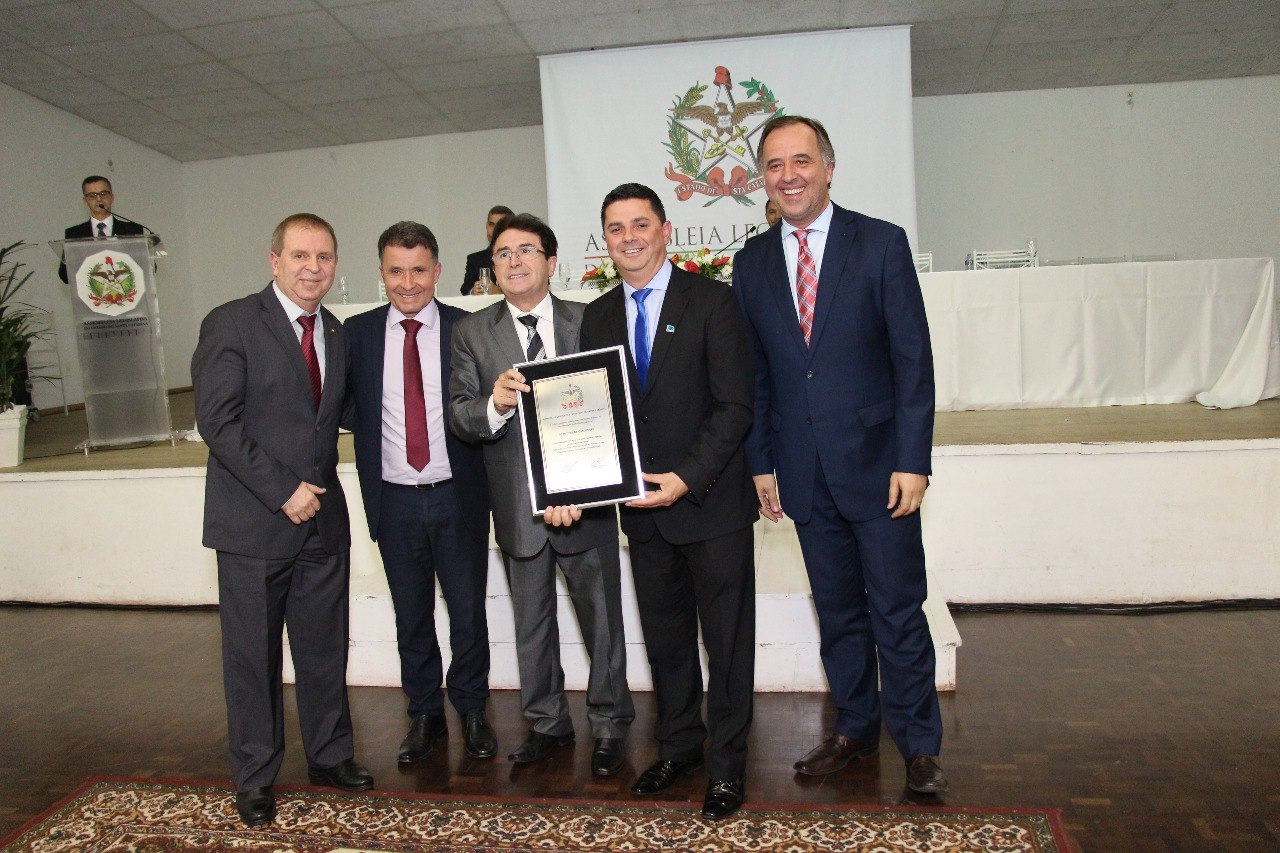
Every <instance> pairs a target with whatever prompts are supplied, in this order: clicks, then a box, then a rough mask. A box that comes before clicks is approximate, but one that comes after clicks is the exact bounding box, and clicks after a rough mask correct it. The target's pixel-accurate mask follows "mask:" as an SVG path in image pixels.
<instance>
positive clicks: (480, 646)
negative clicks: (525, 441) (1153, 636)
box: [343, 222, 498, 764]
mask: <svg viewBox="0 0 1280 853" xmlns="http://www.w3.org/2000/svg"><path fill="white" fill-rule="evenodd" d="M439 256H440V248H439V245H438V244H437V242H436V238H435V235H434V234H432V233H431V229H429V228H427V226H425V225H421V224H419V223H417V222H397V223H396V224H395V225H392V226H391V227H390V228H388V229H387V230H386V231H384V232H383V233H382V236H381V237H379V238H378V262H379V267H380V269H379V273H380V274H381V276H382V281H383V283H384V284H385V285H386V288H387V299H389V300H390V304H388V305H382V306H380V307H378V308H375V309H373V310H372V311H367V312H365V313H364V314H359V315H357V316H355V317H352V318H351V319H349V320H348V321H347V322H346V330H347V336H348V338H349V339H350V341H351V374H350V378H349V380H348V381H349V390H348V411H347V414H346V417H345V418H344V420H343V426H346V427H348V428H349V429H350V430H351V431H352V432H353V433H354V434H355V447H356V470H357V472H358V473H359V476H360V496H361V497H362V498H363V500H364V512H365V516H366V517H367V518H368V520H369V535H370V536H371V537H372V538H373V539H374V540H375V541H376V542H377V543H378V549H379V551H380V552H381V554H382V566H383V569H384V570H385V571H386V573H387V585H388V586H389V587H390V589H391V602H392V604H393V605H394V606H395V612H396V644H397V647H398V649H399V651H400V683H401V686H402V687H403V689H404V692H405V694H406V695H407V696H408V697H409V720H410V722H409V731H408V733H407V734H406V735H405V737H404V740H403V742H402V743H401V744H400V752H399V756H398V759H399V762H400V763H401V764H410V763H412V762H415V761H418V760H419V759H421V758H423V757H425V756H426V755H427V753H428V752H430V751H431V748H432V746H433V745H434V744H435V742H436V741H438V740H441V739H443V738H444V737H445V735H446V734H447V733H448V726H447V724H446V722H445V716H444V691H442V690H441V689H440V688H441V683H442V682H443V683H445V684H447V685H448V692H449V702H450V704H451V705H453V707H454V710H456V711H457V712H458V716H460V717H461V718H462V733H463V744H464V749H465V750H466V752H467V754H468V755H470V756H472V757H473V758H492V757H493V754H494V752H495V751H496V750H497V746H498V744H497V739H496V737H495V736H494V732H493V729H492V728H491V727H490V725H489V722H488V720H486V719H485V704H486V702H487V701H488V699H489V628H488V621H487V619H486V616H485V581H486V578H487V573H488V565H489V491H488V488H487V486H486V483H485V478H484V460H483V458H482V456H481V451H480V448H479V447H478V446H475V445H470V444H466V443H464V442H463V441H461V440H459V439H458V438H457V436H455V435H454V434H453V433H452V432H450V431H449V429H448V427H447V426H446V424H445V419H446V407H447V404H448V397H447V393H446V392H447V389H448V387H449V350H450V342H451V340H452V338H453V325H454V323H456V322H457V321H458V320H459V319H460V318H462V317H464V316H466V312H465V311H463V310H461V309H460V308H451V307H449V306H448V305H442V304H440V303H439V302H437V301H436V299H435V294H436V283H437V282H438V281H439V280H440V262H439V260H438V259H439ZM437 579H438V580H439V582H440V590H441V593H442V594H443V596H444V601H445V606H446V607H447V608H448V611H449V645H450V650H451V651H452V653H453V659H452V660H451V661H450V663H449V672H448V674H447V678H446V674H445V672H444V670H443V663H442V660H441V655H440V644H439V641H438V640H437V639H436V623H435V605H436V580H437Z"/></svg>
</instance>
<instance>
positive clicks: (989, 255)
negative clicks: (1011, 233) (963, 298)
mask: <svg viewBox="0 0 1280 853" xmlns="http://www.w3.org/2000/svg"><path fill="white" fill-rule="evenodd" d="M967 261H968V263H966V264H965V266H966V267H967V268H968V269H971V270H1012V269H1021V268H1023V267H1038V266H1040V258H1039V257H1037V256H1036V255H1035V254H1034V253H1032V252H1031V251H1029V250H1027V249H1018V250H1016V251H1012V252H986V251H981V250H979V249H974V250H973V251H972V252H970V253H969V257H968V259H967Z"/></svg>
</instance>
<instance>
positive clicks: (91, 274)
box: [76, 251, 147, 317]
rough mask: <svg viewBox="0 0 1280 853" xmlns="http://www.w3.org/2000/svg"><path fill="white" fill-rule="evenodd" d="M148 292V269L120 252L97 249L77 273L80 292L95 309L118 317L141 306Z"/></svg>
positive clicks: (99, 312) (80, 295)
mask: <svg viewBox="0 0 1280 853" xmlns="http://www.w3.org/2000/svg"><path fill="white" fill-rule="evenodd" d="M146 292H147V283H146V270H145V269H144V268H142V267H140V266H137V265H135V264H134V262H133V259H132V258H130V257H129V256H128V255H125V254H121V253H120V252H119V251H115V252H112V251H102V252H95V253H94V254H92V255H89V256H88V257H87V258H85V259H84V263H82V264H80V269H79V270H78V271H77V272H76V295H77V296H79V297H80V301H81V302H83V303H84V304H85V305H87V306H88V307H89V309H90V310H91V311H94V312H95V313H98V314H105V315H106V316H108V317H118V316H120V315H121V314H127V313H129V312H130V311H132V310H133V309H134V308H136V307H138V305H139V304H140V302H141V299H142V295H143V294H144V293H146Z"/></svg>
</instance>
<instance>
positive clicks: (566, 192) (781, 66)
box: [540, 27, 916, 277]
mask: <svg viewBox="0 0 1280 853" xmlns="http://www.w3.org/2000/svg"><path fill="white" fill-rule="evenodd" d="M540 62H541V72H542V116H543V136H544V140H545V143H546V158H547V211H548V215H549V216H550V224H551V226H552V228H554V229H555V231H556V236H557V237H558V238H559V242H560V253H559V254H560V261H561V263H567V264H571V265H572V273H573V274H574V277H577V274H579V273H581V272H582V270H583V268H584V267H585V266H591V265H593V261H595V260H597V259H599V258H602V257H605V256H606V253H605V247H604V240H603V238H602V236H601V230H600V203H601V201H603V200H604V196H605V194H606V193H607V192H609V190H611V189H613V188H614V187H615V186H617V185H618V184H621V183H625V182H628V181H635V182H638V183H642V184H645V185H647V186H650V187H652V188H653V189H654V190H656V191H657V193H658V196H659V197H660V198H661V199H662V201H663V204H664V205H665V206H666V209H667V218H668V219H669V220H671V222H672V224H673V231H672V245H671V247H670V248H671V251H672V252H684V251H690V250H697V249H699V248H702V247H704V246H705V247H709V248H711V249H713V250H717V251H718V250H721V249H723V248H726V247H727V248H728V249H729V250H730V251H733V250H736V249H738V248H740V247H741V246H742V241H743V239H744V238H745V236H746V235H747V233H748V229H750V228H752V227H759V228H763V227H764V204H765V201H766V200H767V198H766V196H765V191H764V187H763V181H762V173H761V170H760V168H759V166H758V164H757V163H756V158H755V148H756V143H757V142H758V140H759V131H760V127H761V126H762V125H763V124H764V123H765V122H766V121H768V119H769V118H771V117H772V116H773V115H774V114H776V113H779V112H781V113H786V114H790V115H797V114H798V115H806V116H810V117H812V118H816V119H818V120H819V121H821V122H822V123H823V124H824V125H826V128H827V131H828V132H829V133H830V135H831V141H832V144H833V145H834V146H835V150H836V170H835V178H834V181H833V184H832V189H831V197H832V199H833V200H835V201H836V202H837V203H838V204H841V205H843V206H844V207H848V208H852V209H854V210H858V211H860V212H862V213H866V214H869V215H871V216H876V217H879V218H882V219H888V220H889V221H891V222H895V223H897V224H898V225H901V226H902V227H903V228H905V229H906V230H907V235H908V237H909V238H910V239H911V243H912V245H913V246H914V245H915V243H916V202H915V152H914V144H913V136H912V126H911V42H910V30H909V29H908V28H906V27H884V28H875V29H865V30H840V31H836V32H822V33H806V34H802V35H786V36H770V37H764V38H744V39H732V40H722V41H707V42H694V43H683V44H674V45H664V46H657V47H638V48H623V49H618V50H600V51H591V52H587V53H573V54H562V55H558V56H544V57H540Z"/></svg>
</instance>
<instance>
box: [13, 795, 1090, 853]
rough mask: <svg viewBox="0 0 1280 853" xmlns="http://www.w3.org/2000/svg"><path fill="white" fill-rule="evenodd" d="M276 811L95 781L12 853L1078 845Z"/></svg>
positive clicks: (638, 817) (827, 811) (790, 851)
mask: <svg viewBox="0 0 1280 853" xmlns="http://www.w3.org/2000/svg"><path fill="white" fill-rule="evenodd" d="M276 801H277V816H276V819H275V821H274V822H273V823H272V824H270V825H268V826H266V827H263V828H261V829H246V828H245V827H244V826H243V825H241V823H240V821H239V819H238V818H237V816H236V809H235V799H234V797H233V795H232V793H231V792H230V791H229V790H228V789H227V788H226V787H222V786H216V785H210V784H201V783H190V784H183V783H172V782H166V783H162V782H155V781H137V780H127V779H91V780H89V781H88V782H86V783H85V784H84V785H83V786H82V787H81V788H80V789H79V790H77V791H73V792H72V793H71V794H69V795H68V796H67V797H65V798H63V800H62V801H61V802H59V803H57V804H56V805H54V806H53V807H52V808H51V809H50V810H49V811H48V812H46V813H45V814H44V815H41V816H40V817H37V818H36V819H35V820H34V821H32V822H31V823H30V824H28V825H27V826H26V827H24V828H23V829H20V830H19V831H18V832H17V833H15V834H14V835H12V836H11V837H10V838H8V839H6V840H5V843H4V846H3V847H2V848H0V850H3V851H5V853H8V851H19V850H29V851H42V853H43V852H44V851H63V850H66V851H72V850H74V851H162V850H163V851H168V850H225V849H233V850H246V851H272V853H286V851H300V853H301V851H305V853H313V852H314V853H321V851H323V853H333V851H339V850H362V851H395V853H408V851H440V853H455V851H457V853H461V851H492V853H498V851H501V853H528V851H556V853H560V851H563V853H605V851H610V853H612V851H628V853H641V851H680V853H724V851H752V853H810V851H814V853H816V851H841V853H855V851H876V853H894V851H947V853H963V851H993V850H994V851H1001V853H1015V851H1066V850H1068V849H1070V848H1069V847H1068V845H1067V843H1066V837H1065V835H1064V833H1063V831H1062V826H1061V822H1060V817H1059V814H1058V812H1057V810H1056V809H983V810H979V809H947V808H943V809H936V810H929V809H921V808H907V807H899V808H886V809H883V810H881V809H877V808H874V807H872V808H858V809H856V810H855V809H851V808H843V807H835V808H821V807H814V806H802V807H786V806H765V805H757V804H755V803H748V805H747V808H745V809H743V810H742V811H741V812H739V813H738V814H737V815H734V817H732V818H730V819H729V820H727V821H724V822H722V823H718V824H714V823H711V822H709V821H705V820H702V819H701V818H700V817H698V816H697V815H696V812H695V811H694V809H696V805H695V804H693V803H679V804H665V805H664V804H653V803H645V804H644V805H639V804H636V803H634V802H630V803H614V802H581V801H576V802H575V801H567V800H538V801H520V802H499V801H497V800H491V799H488V800H485V799H479V798H462V797H458V796H451V797H448V798H444V799H439V798H434V797H431V796H429V795H413V794H408V795H406V794H378V793H372V794H364V795H347V794H337V793H334V792H332V791H319V790H312V789H307V788H293V787H285V786H281V787H278V788H277V789H276Z"/></svg>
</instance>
